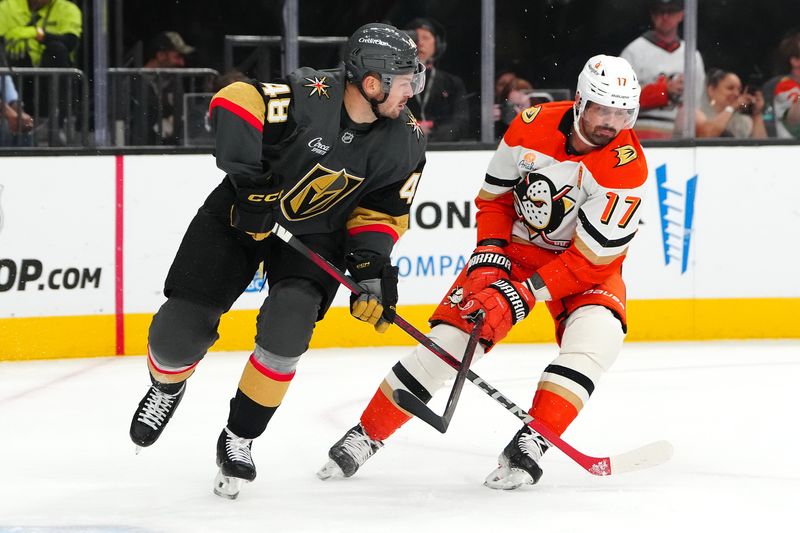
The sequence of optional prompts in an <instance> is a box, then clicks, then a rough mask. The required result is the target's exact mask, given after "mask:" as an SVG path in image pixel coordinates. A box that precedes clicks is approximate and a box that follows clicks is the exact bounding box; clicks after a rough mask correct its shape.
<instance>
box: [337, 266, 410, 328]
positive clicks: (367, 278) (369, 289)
mask: <svg viewBox="0 0 800 533" xmlns="http://www.w3.org/2000/svg"><path fill="white" fill-rule="evenodd" d="M346 260H347V270H349V271H350V275H351V276H353V279H354V280H355V281H356V282H357V283H358V284H359V285H360V286H361V294H359V295H358V296H356V295H354V294H351V295H350V314H351V315H353V316H354V317H356V318H357V319H359V320H363V321H364V322H369V323H370V324H372V325H373V326H374V327H375V331H377V332H378V333H384V332H385V331H386V330H387V329H389V324H391V323H392V322H394V317H395V315H396V314H397V267H395V266H392V264H391V262H390V260H389V258H388V257H387V256H385V255H378V254H376V253H374V252H368V251H358V252H353V253H350V254H348V255H347V257H346Z"/></svg>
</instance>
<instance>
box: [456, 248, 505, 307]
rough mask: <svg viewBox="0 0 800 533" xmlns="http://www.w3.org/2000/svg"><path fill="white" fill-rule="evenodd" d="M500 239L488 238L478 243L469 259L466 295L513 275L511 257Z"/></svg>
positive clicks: (465, 283) (465, 285) (465, 284)
mask: <svg viewBox="0 0 800 533" xmlns="http://www.w3.org/2000/svg"><path fill="white" fill-rule="evenodd" d="M503 244H504V241H501V240H499V239H487V240H486V241H481V242H480V243H478V247H477V248H475V251H473V252H472V256H471V257H470V258H469V261H467V279H466V281H465V282H464V295H465V296H466V297H469V296H471V295H473V294H477V293H479V292H480V291H482V290H483V289H485V288H486V287H488V286H489V285H490V284H491V283H493V282H495V281H497V280H498V279H508V278H509V277H510V276H511V259H509V258H508V257H507V256H506V254H505V252H504V250H503V248H502V245H503Z"/></svg>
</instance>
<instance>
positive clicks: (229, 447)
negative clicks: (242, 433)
mask: <svg viewBox="0 0 800 533" xmlns="http://www.w3.org/2000/svg"><path fill="white" fill-rule="evenodd" d="M225 434H226V438H225V452H226V453H227V455H228V459H230V460H231V461H234V462H239V463H246V464H248V465H252V464H253V456H252V455H251V453H250V443H251V442H253V439H244V438H242V437H238V436H236V434H234V433H231V431H230V430H229V429H228V428H225Z"/></svg>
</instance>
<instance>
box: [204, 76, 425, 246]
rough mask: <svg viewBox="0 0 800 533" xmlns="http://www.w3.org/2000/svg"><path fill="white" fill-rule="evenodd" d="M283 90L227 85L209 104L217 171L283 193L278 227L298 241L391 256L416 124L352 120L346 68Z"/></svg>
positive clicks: (419, 150)
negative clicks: (327, 241)
mask: <svg viewBox="0 0 800 533" xmlns="http://www.w3.org/2000/svg"><path fill="white" fill-rule="evenodd" d="M285 81H286V83H256V82H254V83H250V84H248V83H243V82H237V83H234V84H231V85H229V86H227V87H225V88H223V89H222V90H221V91H219V92H218V93H217V94H216V95H215V96H214V98H213V99H212V101H211V107H210V113H211V117H212V123H213V124H214V126H215V130H216V145H215V156H216V159H217V166H218V167H219V168H221V169H222V170H224V171H225V172H227V173H228V176H227V177H226V179H227V180H230V182H231V183H232V185H233V186H234V187H235V188H238V187H240V186H243V187H244V186H246V187H253V186H256V187H257V186H260V185H264V184H266V180H265V176H266V175H267V174H271V175H272V177H271V181H270V187H275V189H276V190H279V191H281V201H280V209H279V210H276V219H277V220H278V222H279V223H280V224H281V225H284V226H285V227H287V228H288V229H289V230H290V231H292V233H294V234H295V235H304V234H310V233H330V232H335V231H339V230H344V229H345V228H346V229H347V231H348V234H349V236H350V240H353V239H355V240H357V241H360V242H359V244H357V245H351V246H350V248H351V249H355V248H366V249H370V250H374V251H377V252H379V253H383V254H388V253H389V251H391V248H392V246H393V244H394V242H396V241H397V239H398V238H399V237H400V236H401V235H402V234H403V233H404V232H405V230H406V229H407V228H408V215H409V210H410V207H411V202H412V200H413V198H414V193H415V192H416V188H417V185H418V183H419V179H420V177H421V174H422V169H423V166H424V164H425V144H426V140H425V138H424V136H423V134H422V132H421V130H420V128H419V126H418V125H417V121H416V119H415V118H414V116H413V115H412V114H411V113H410V112H408V111H405V112H404V113H402V114H401V116H400V117H398V118H397V119H393V120H391V119H380V120H378V121H376V122H374V123H372V124H356V123H354V122H352V121H351V120H350V119H349V117H348V116H347V113H346V112H345V108H344V105H343V95H344V87H345V81H344V68H340V69H336V70H322V71H320V70H314V69H310V68H300V69H298V70H296V71H294V72H292V73H291V74H289V76H288V79H287V80H285Z"/></svg>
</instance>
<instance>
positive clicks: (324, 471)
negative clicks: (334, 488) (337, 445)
mask: <svg viewBox="0 0 800 533" xmlns="http://www.w3.org/2000/svg"><path fill="white" fill-rule="evenodd" d="M317 477H318V478H320V479H321V480H323V481H325V480H326V479H332V478H334V479H335V478H344V472H342V469H341V468H339V465H337V464H336V462H335V461H334V460H333V459H331V460H330V461H328V462H327V463H325V466H323V467H322V468H320V469H319V471H318V472H317Z"/></svg>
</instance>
